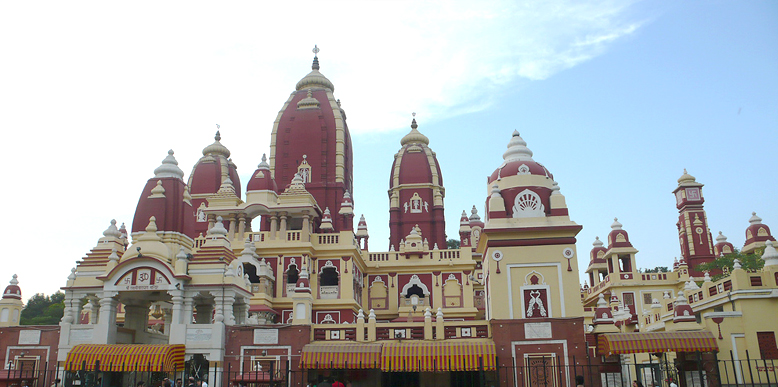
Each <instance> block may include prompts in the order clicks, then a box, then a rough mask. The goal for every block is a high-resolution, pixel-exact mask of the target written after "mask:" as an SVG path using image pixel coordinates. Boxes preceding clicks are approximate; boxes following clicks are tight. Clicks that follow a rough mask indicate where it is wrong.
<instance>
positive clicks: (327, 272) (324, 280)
mask: <svg viewBox="0 0 778 387" xmlns="http://www.w3.org/2000/svg"><path fill="white" fill-rule="evenodd" d="M321 286H338V271H337V270H335V268H334V267H327V268H324V269H322V271H321Z"/></svg>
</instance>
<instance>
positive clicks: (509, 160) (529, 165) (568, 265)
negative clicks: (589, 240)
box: [471, 132, 585, 384]
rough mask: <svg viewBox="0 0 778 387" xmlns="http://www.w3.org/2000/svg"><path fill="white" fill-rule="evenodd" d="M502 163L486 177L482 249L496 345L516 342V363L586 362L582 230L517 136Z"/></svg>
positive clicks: (551, 178) (507, 352)
mask: <svg viewBox="0 0 778 387" xmlns="http://www.w3.org/2000/svg"><path fill="white" fill-rule="evenodd" d="M503 159H504V161H503V163H502V164H501V165H500V166H499V167H498V168H497V169H496V170H495V171H494V173H492V175H491V176H489V177H488V179H487V181H488V192H490V195H489V197H488V198H487V206H486V214H487V216H486V224H485V227H484V229H483V233H482V234H481V241H480V243H478V251H479V252H482V253H483V270H484V273H485V275H486V278H485V284H486V292H487V294H486V300H487V301H486V316H487V319H489V320H492V321H493V323H492V332H493V335H494V340H495V342H498V341H499V342H505V343H517V344H512V345H511V347H510V348H506V349H505V353H504V355H505V356H510V355H511V354H513V356H515V359H516V361H517V362H524V361H529V360H527V359H531V358H533V356H539V355H540V354H543V353H545V354H548V353H552V354H556V355H558V356H559V357H560V358H563V357H566V356H570V357H571V356H585V350H584V348H585V345H584V343H583V340H584V330H583V306H582V305H581V301H580V298H581V297H580V288H579V285H578V282H579V281H578V259H577V254H576V247H575V242H576V238H575V236H576V235H577V234H578V232H579V231H581V228H582V227H581V226H580V225H578V224H576V223H575V222H573V221H571V220H570V217H569V216H568V211H567V205H566V203H565V197H564V196H563V195H562V194H561V193H560V192H559V186H558V185H557V183H556V181H554V176H553V175H552V174H551V173H550V172H549V171H548V169H546V168H545V167H544V166H543V165H541V164H540V163H538V162H536V161H535V160H533V159H532V151H530V150H529V149H528V148H527V143H526V142H525V141H524V140H523V139H522V138H521V136H519V133H518V132H514V133H513V136H512V138H511V140H510V142H509V143H508V149H507V150H506V151H505V153H504V154H503ZM471 227H472V226H471ZM495 320H498V322H497V323H495ZM533 340H537V341H535V342H533ZM565 348H566V349H565ZM498 355H499V353H498ZM500 356H502V355H500ZM517 364H518V363H517ZM527 365H530V364H529V363H528V364H527ZM565 383H566V382H563V383H562V384H565Z"/></svg>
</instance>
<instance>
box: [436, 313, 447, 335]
mask: <svg viewBox="0 0 778 387" xmlns="http://www.w3.org/2000/svg"><path fill="white" fill-rule="evenodd" d="M435 333H436V334H435V336H436V337H435V340H445V339H446V328H445V326H444V325H443V310H442V309H441V308H438V313H437V314H436V315H435Z"/></svg>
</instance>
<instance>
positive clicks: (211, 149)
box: [203, 124, 230, 158]
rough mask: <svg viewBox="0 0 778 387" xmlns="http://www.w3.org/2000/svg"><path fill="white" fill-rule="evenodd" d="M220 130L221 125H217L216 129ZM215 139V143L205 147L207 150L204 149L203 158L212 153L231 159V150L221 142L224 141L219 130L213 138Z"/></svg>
mask: <svg viewBox="0 0 778 387" xmlns="http://www.w3.org/2000/svg"><path fill="white" fill-rule="evenodd" d="M219 128H220V126H219V124H216V129H219ZM213 139H214V140H215V141H214V142H213V144H211V145H208V146H207V147H205V149H203V156H207V155H208V154H210V153H215V154H218V155H222V156H224V157H226V158H229V157H230V150H229V149H227V147H225V146H224V145H222V143H221V140H222V135H221V131H219V130H217V131H216V135H215V136H213Z"/></svg>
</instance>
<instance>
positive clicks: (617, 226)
mask: <svg viewBox="0 0 778 387" xmlns="http://www.w3.org/2000/svg"><path fill="white" fill-rule="evenodd" d="M614 247H632V243H630V241H629V235H628V234H627V231H626V230H624V229H623V228H622V224H621V223H619V218H613V224H611V232H610V233H609V234H608V249H612V248H614Z"/></svg>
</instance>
